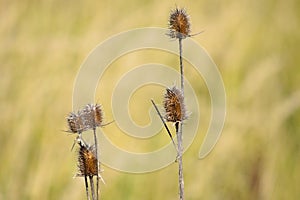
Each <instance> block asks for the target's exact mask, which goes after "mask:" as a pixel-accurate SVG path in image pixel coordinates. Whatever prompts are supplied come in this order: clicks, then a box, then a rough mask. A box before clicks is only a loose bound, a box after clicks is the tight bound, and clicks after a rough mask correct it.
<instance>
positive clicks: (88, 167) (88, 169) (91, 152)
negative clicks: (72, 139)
mask: <svg viewBox="0 0 300 200" xmlns="http://www.w3.org/2000/svg"><path fill="white" fill-rule="evenodd" d="M79 145H80V148H79V150H78V161H77V162H78V163H77V166H78V173H77V175H76V176H90V177H91V176H98V170H97V168H98V167H97V158H96V149H95V146H89V145H86V144H84V143H79Z"/></svg>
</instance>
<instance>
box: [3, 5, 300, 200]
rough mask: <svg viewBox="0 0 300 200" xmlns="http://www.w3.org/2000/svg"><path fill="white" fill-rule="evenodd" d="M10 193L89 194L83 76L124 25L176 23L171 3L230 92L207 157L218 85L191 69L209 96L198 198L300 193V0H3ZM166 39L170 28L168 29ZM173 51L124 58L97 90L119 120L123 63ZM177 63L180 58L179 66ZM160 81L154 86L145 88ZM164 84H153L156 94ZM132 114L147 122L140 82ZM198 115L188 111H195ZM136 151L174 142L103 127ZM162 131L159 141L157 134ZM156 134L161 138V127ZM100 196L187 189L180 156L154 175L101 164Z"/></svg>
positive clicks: (134, 196) (148, 199)
mask: <svg viewBox="0 0 300 200" xmlns="http://www.w3.org/2000/svg"><path fill="white" fill-rule="evenodd" d="M0 5H1V6H0V112H1V114H0V123H1V126H0V161H1V162H0V163H1V164H0V199H1V200H2V199H3V200H4V199H5V200H6V199H25V200H26V199H53V200H59V199H74V200H75V199H85V190H84V183H83V180H82V179H80V178H75V179H73V176H74V174H75V173H76V151H73V152H71V151H70V148H71V146H72V143H73V139H74V136H70V135H68V134H66V133H65V132H62V131H61V130H66V129H67V124H66V120H65V117H66V115H67V114H68V113H69V112H70V111H71V110H72V92H73V84H74V81H75V78H76V75H77V73H78V70H79V69H80V66H81V64H82V63H83V61H84V59H85V58H86V57H87V56H88V54H89V53H90V52H91V51H92V50H93V49H94V48H95V47H96V45H98V44H99V43H100V42H103V41H104V40H106V39H107V38H109V37H110V36H112V35H115V34H117V33H120V32H123V31H127V30H131V29H134V28H143V27H149V26H151V27H166V26H167V21H168V16H169V11H170V9H172V8H174V7H175V5H178V6H184V7H185V8H186V9H187V10H188V13H189V14H190V15H191V20H192V32H197V31H201V30H205V32H204V33H202V34H200V35H198V36H196V37H194V38H193V39H194V40H195V41H197V43H199V44H200V45H201V46H202V47H204V48H205V49H206V50H207V52H209V54H210V56H211V57H212V59H213V60H214V62H215V63H216V65H217V66H218V68H219V70H220V73H221V75H222V77H223V80H224V85H225V89H226V95H227V116H226V122H225V126H224V129H223V132H222V136H221V138H220V140H219V141H218V143H217V145H216V147H215V148H214V150H213V151H212V152H211V153H210V154H209V156H208V157H206V158H205V159H203V160H199V159H198V158H197V156H198V152H199V147H200V145H201V143H202V142H203V138H204V134H205V132H206V131H207V128H208V123H209V120H210V100H209V98H210V97H209V93H208V92H207V89H206V87H205V84H204V82H203V80H202V79H201V78H200V79H199V80H198V79H193V75H192V73H188V72H187V78H188V79H190V80H191V81H192V83H193V85H195V87H198V88H200V90H199V91H201V92H200V93H199V94H197V95H198V99H199V104H200V106H201V112H202V113H201V122H200V123H199V124H201V125H200V126H199V127H200V129H199V132H198V134H197V136H196V138H195V140H194V142H193V144H192V145H191V147H190V148H189V149H188V150H187V151H186V152H185V154H184V157H183V159H184V176H185V194H186V199H188V200H198V199H243V200H250V199H251V200H252V199H272V200H276V199H278V200H280V199H295V200H296V199H299V198H300V189H299V184H300V159H299V158H300V126H299V125H300V87H299V86H300V56H299V51H300V27H299V25H300V3H299V1H296V0H285V1H283V0H277V1H276V0H266V1H237V0H231V1H216V0H213V1H161V0H160V1H158V0H155V1H145V0H142V1H141V0H140V1H138V0H128V1H120V0H117V1H83V0H79V1H70V0H66V1H58V0H49V1H45V0H42V1H33V0H24V1H17V0H11V1H8V0H0ZM166 40H168V38H166ZM164 54H165V53H164V52H151V51H150V50H149V51H144V52H143V51H141V52H135V53H133V54H129V55H127V57H126V55H125V56H124V57H122V58H120V59H119V60H117V61H116V62H115V63H113V65H115V66H122V65H124V68H122V69H121V70H115V71H114V70H113V69H114V68H113V67H112V68H110V70H112V71H111V72H110V73H108V75H107V77H106V78H104V79H103V80H101V82H100V85H99V86H98V90H97V95H96V98H97V99H96V100H97V101H99V103H101V104H103V107H104V109H105V117H106V121H110V120H112V119H113V115H112V111H111V108H110V96H111V93H112V91H111V90H112V89H113V83H115V82H116V81H117V79H118V78H119V77H121V76H122V74H124V73H126V71H128V70H130V69H131V68H130V66H136V65H138V64H143V63H147V62H165V63H167V64H170V65H175V66H176V65H177V58H176V57H173V59H171V60H165V61H163V60H161V59H160V55H162V57H163V58H164V56H163V55H164ZM174 69H176V68H174ZM145 89H149V90H152V89H153V88H147V87H146V88H145ZM161 91H162V90H159V91H158V92H157V93H154V94H155V95H157V96H155V99H156V101H159V97H160V96H159V95H160V92H161ZM133 98H135V102H137V103H135V104H134V105H133V104H130V109H131V113H132V118H133V119H136V120H137V123H140V124H143V123H144V124H145V123H148V121H149V119H148V118H145V119H143V118H141V117H142V116H145V115H146V116H147V113H148V109H149V108H150V106H151V105H150V103H149V102H148V103H147V104H146V103H145V102H144V99H145V98H147V99H150V98H151V95H147V93H145V94H144V93H143V91H140V93H139V92H137V93H135V94H134V95H133ZM187 123H188V121H187ZM105 134H107V136H108V137H110V138H111V139H112V140H113V141H114V142H115V143H116V144H117V145H118V146H120V147H122V148H125V149H127V150H129V151H145V150H149V149H155V148H156V147H157V146H161V145H163V144H164V143H166V142H169V141H168V138H167V136H161V137H156V141H154V142H153V141H152V142H147V141H145V140H141V141H140V142H139V140H136V139H132V138H130V137H126V136H124V134H122V133H120V132H118V131H117V125H116V124H112V125H110V126H107V127H105ZM159 138H161V140H159ZM154 139H155V138H154ZM103 168H104V173H103V177H104V178H105V180H106V185H103V184H102V185H101V190H102V191H101V197H102V199H116V200H118V199H122V200H126V199H128V200H138V199H144V200H152V199H157V200H158V199H159V200H160V199H164V200H171V199H172V200H173V199H177V196H178V195H177V190H178V188H177V187H178V186H177V164H175V163H174V164H171V165H170V166H168V167H167V168H163V169H161V170H159V171H155V172H151V173H146V174H130V173H122V172H119V171H116V170H113V169H111V168H109V167H107V166H103Z"/></svg>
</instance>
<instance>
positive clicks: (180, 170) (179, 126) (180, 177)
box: [175, 37, 184, 200]
mask: <svg viewBox="0 0 300 200" xmlns="http://www.w3.org/2000/svg"><path fill="white" fill-rule="evenodd" d="M178 41H179V63H180V77H181V79H180V80H181V92H182V96H183V101H184V70H183V63H182V38H180V37H179V39H178ZM182 120H183V119H181V123H180V124H179V122H177V123H176V124H175V125H176V135H177V145H178V181H179V199H180V200H184V180H183V163H182V154H183V146H182V143H183V141H182V126H183V123H182Z"/></svg>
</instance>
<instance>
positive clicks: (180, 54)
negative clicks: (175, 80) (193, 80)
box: [178, 38, 184, 97]
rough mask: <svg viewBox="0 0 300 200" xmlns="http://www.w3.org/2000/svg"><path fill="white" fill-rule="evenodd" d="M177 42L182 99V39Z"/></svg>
mask: <svg viewBox="0 0 300 200" xmlns="http://www.w3.org/2000/svg"><path fill="white" fill-rule="evenodd" d="M178 41H179V63H180V83H181V92H182V96H183V97H184V70H183V63H182V38H179V39H178Z"/></svg>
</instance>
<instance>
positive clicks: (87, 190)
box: [84, 176, 90, 200]
mask: <svg viewBox="0 0 300 200" xmlns="http://www.w3.org/2000/svg"><path fill="white" fill-rule="evenodd" d="M84 182H85V192H86V197H87V199H88V200H90V195H89V184H88V181H87V176H84Z"/></svg>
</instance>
